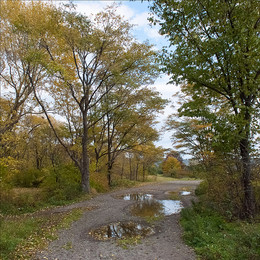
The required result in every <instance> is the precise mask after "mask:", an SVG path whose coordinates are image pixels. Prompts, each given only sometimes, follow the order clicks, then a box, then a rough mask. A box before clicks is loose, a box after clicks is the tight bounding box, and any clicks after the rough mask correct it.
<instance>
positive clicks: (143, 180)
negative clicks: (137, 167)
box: [143, 163, 145, 181]
mask: <svg viewBox="0 0 260 260" xmlns="http://www.w3.org/2000/svg"><path fill="white" fill-rule="evenodd" d="M143 181H145V166H144V163H143Z"/></svg>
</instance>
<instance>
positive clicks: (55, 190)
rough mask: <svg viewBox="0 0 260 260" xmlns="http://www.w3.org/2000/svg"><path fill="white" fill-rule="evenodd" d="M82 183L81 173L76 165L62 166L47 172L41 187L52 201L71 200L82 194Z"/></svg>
mask: <svg viewBox="0 0 260 260" xmlns="http://www.w3.org/2000/svg"><path fill="white" fill-rule="evenodd" d="M80 182H81V178H80V172H79V170H78V169H77V168H76V167H75V166H74V165H71V164H68V165H60V166H57V167H55V168H53V167H52V168H50V169H49V170H47V173H46V178H45V179H44V180H43V183H42V184H41V187H42V188H43V189H44V190H45V191H47V192H48V196H49V198H50V199H51V200H52V201H55V200H56V201H62V200H71V199H74V198H75V197H77V196H78V195H79V194H80V192H81V185H80Z"/></svg>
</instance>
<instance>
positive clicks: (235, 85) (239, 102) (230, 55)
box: [151, 0, 260, 217]
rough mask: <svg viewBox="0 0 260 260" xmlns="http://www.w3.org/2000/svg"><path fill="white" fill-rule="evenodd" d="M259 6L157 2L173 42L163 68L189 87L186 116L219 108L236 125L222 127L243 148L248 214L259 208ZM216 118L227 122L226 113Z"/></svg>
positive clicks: (238, 0) (243, 1)
mask: <svg viewBox="0 0 260 260" xmlns="http://www.w3.org/2000/svg"><path fill="white" fill-rule="evenodd" d="M259 8H260V6H259V1H257V0H249V1H247V0H228V1H224V0H211V1H208V0H207V1H206V0H205V1H204V0H197V1H193V0H187V1H166V0H165V1H164V0H158V1H155V2H154V3H153V5H152V6H151V10H152V12H153V13H154V14H155V15H154V17H153V18H151V21H152V22H154V23H158V24H159V25H160V28H161V29H160V32H161V34H163V35H165V36H166V37H167V38H168V40H169V47H167V48H164V50H163V53H162V55H161V61H162V64H163V70H164V71H165V72H167V73H169V74H170V76H171V80H172V81H171V82H172V83H173V82H174V83H178V84H182V85H185V86H186V87H185V88H186V92H187V91H189V96H190V98H191V100H189V101H188V102H186V103H185V104H184V105H183V107H182V114H183V115H186V116H190V117H194V118H199V119H200V118H202V117H207V116H208V115H209V113H208V112H207V109H209V110H208V111H213V110H214V108H217V112H219V113H220V112H221V111H222V115H224V114H225V113H226V114H228V115H225V116H224V117H222V119H223V120H224V124H226V125H230V126H232V127H226V128H225V127H224V128H222V130H221V131H222V132H224V131H230V129H232V134H231V133H230V132H229V137H230V138H231V139H232V140H237V144H238V149H239V150H240V158H241V160H240V161H241V164H242V168H243V173H242V180H243V181H242V182H243V187H244V203H243V205H244V208H243V213H242V214H244V215H245V216H246V217H249V216H252V215H254V212H255V208H254V195H253V189H252V184H251V182H252V175H251V159H250V154H251V151H252V150H251V149H252V146H253V142H252V138H253V136H254V134H255V133H256V131H257V129H258V131H259V128H258V125H259V117H258V116H259V93H260V87H259V83H260V69H259V68H260V59H259V58H260V56H259V55H260V38H259V29H260V10H259ZM188 88H189V90H187V89H188ZM205 100H206V104H207V109H206V110H205V108H206V106H205V105H204V104H205V103H204V101H205ZM214 104H217V105H216V106H215V105H214ZM211 115H213V114H212V113H211ZM208 119H209V117H208ZM211 120H212V121H214V120H215V122H216V121H217V120H219V123H221V120H220V117H218V118H217V117H215V118H214V116H213V117H211ZM208 123H209V122H208ZM226 137H228V136H227V135H226ZM228 139H229V138H227V139H226V140H225V142H228Z"/></svg>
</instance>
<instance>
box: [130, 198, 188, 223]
mask: <svg viewBox="0 0 260 260" xmlns="http://www.w3.org/2000/svg"><path fill="white" fill-rule="evenodd" d="M182 208H183V206H182V203H181V202H180V201H179V200H155V199H148V200H143V201H140V202H138V203H136V204H135V205H133V206H132V208H131V213H132V214H133V215H135V216H138V217H149V218H150V217H159V216H169V215H172V214H177V213H179V212H180V211H181V209H182Z"/></svg>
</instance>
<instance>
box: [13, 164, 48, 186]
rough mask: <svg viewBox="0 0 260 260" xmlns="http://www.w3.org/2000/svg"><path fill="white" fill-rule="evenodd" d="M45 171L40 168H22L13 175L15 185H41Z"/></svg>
mask: <svg viewBox="0 0 260 260" xmlns="http://www.w3.org/2000/svg"><path fill="white" fill-rule="evenodd" d="M44 177H45V176H44V172H43V171H41V170H38V169H34V168H31V169H22V170H21V171H19V172H18V173H17V174H15V175H14V177H13V183H14V186H16V187H17V186H18V187H26V188H30V187H35V188H37V187H39V186H40V184H41V183H42V182H43V180H44Z"/></svg>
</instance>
